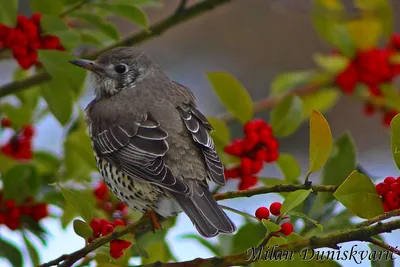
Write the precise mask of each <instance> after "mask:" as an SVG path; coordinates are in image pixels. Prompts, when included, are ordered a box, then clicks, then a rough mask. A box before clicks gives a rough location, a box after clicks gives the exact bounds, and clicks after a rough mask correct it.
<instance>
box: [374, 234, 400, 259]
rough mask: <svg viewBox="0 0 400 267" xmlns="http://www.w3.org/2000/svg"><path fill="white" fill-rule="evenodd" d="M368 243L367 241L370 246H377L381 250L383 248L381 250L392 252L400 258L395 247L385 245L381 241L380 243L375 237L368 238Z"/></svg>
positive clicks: (398, 251)
mask: <svg viewBox="0 0 400 267" xmlns="http://www.w3.org/2000/svg"><path fill="white" fill-rule="evenodd" d="M368 241H369V242H370V243H371V244H374V245H376V246H379V247H381V248H383V249H386V250H387V251H390V252H392V253H394V254H397V255H399V256H400V250H398V249H397V248H395V247H392V246H390V245H389V244H386V243H385V242H383V241H381V240H379V239H377V238H375V237H371V238H369V239H368Z"/></svg>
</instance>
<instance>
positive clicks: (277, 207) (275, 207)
mask: <svg viewBox="0 0 400 267" xmlns="http://www.w3.org/2000/svg"><path fill="white" fill-rule="evenodd" d="M281 207H282V204H281V203H279V202H274V203H272V204H271V206H269V210H270V211H271V213H272V214H273V215H275V216H279V215H280V214H281Z"/></svg>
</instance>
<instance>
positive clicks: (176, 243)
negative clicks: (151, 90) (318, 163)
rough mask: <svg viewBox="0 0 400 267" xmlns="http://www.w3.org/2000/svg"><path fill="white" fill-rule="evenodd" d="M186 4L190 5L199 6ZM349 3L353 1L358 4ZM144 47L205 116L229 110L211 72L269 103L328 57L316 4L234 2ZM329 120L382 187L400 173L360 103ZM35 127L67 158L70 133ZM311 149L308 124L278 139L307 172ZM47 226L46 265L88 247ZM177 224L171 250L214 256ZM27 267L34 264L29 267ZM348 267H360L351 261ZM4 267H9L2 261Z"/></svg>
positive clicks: (396, 8) (5, 66) (167, 7)
mask: <svg viewBox="0 0 400 267" xmlns="http://www.w3.org/2000/svg"><path fill="white" fill-rule="evenodd" d="M179 2H180V1H178V0H165V1H162V7H159V6H155V7H149V8H146V9H145V11H146V13H147V14H148V16H149V19H150V22H156V21H159V20H161V19H162V18H165V17H166V16H168V15H169V14H170V13H171V12H173V11H174V10H175V8H176V6H177V5H178V4H179ZM188 2H189V5H190V4H192V3H194V2H196V1H188ZM344 2H345V3H346V2H348V3H351V2H352V0H347V1H344ZM391 4H392V6H393V12H394V14H395V15H397V14H399V13H400V2H399V1H397V0H392V1H391ZM20 12H22V13H24V14H30V13H29V5H28V1H27V0H25V1H20ZM117 23H118V27H119V29H120V30H121V32H122V35H126V34H128V33H132V31H135V30H138V29H137V28H136V26H133V25H132V24H131V23H130V22H128V21H126V20H124V19H118V20H117ZM395 29H396V30H400V21H399V17H397V18H396V21H395ZM138 48H139V49H141V50H142V51H144V52H145V53H146V54H148V55H149V56H150V58H152V59H153V60H154V61H155V62H156V63H157V64H159V65H160V66H161V67H162V69H164V70H165V72H166V73H167V74H168V75H169V76H170V77H171V78H173V79H174V80H176V81H179V82H180V83H182V84H185V85H186V86H188V87H189V88H191V90H193V92H194V94H195V95H196V97H197V100H198V105H199V107H200V110H202V111H203V112H204V113H205V115H207V116H216V115H219V114H222V113H224V112H225V108H224V107H223V106H222V104H221V103H220V102H219V100H218V99H217V97H216V95H215V94H214V92H213V90H212V88H211V85H210V83H209V81H208V80H207V78H206V77H205V73H207V72H212V71H227V72H229V73H231V74H232V75H234V76H235V77H236V78H237V79H238V80H239V81H240V82H241V83H242V84H243V85H244V86H245V87H246V89H247V90H248V91H249V92H250V94H251V97H252V99H253V100H254V101H257V100H260V99H263V98H266V97H268V95H269V88H270V83H271V80H272V79H273V78H274V76H275V75H277V74H279V73H281V72H285V71H291V70H302V69H304V70H305V69H309V68H313V67H315V64H314V62H313V61H312V55H313V53H315V52H316V51H319V52H329V51H330V48H329V47H328V46H327V45H326V44H325V43H324V42H323V41H322V40H321V39H320V38H319V37H318V36H317V34H316V33H315V31H314V30H313V27H312V23H311V20H310V1H296V0H232V1H231V2H230V3H228V4H225V5H222V6H220V7H218V8H216V9H215V10H213V11H211V12H208V13H205V14H203V15H201V16H199V17H197V18H195V19H192V20H190V21H188V22H186V23H183V24H181V25H178V26H176V27H173V28H171V29H170V30H168V31H167V32H165V33H164V34H162V35H161V36H159V37H155V38H152V39H151V40H149V41H146V42H144V43H143V44H140V45H139V46H138ZM15 67H16V64H15V63H14V62H11V61H6V60H3V61H1V62H0V79H1V81H0V82H1V83H2V84H6V83H8V82H10V81H11V80H12V75H13V70H14V68H15ZM92 98H93V90H92V88H91V86H90V83H88V86H87V90H86V92H85V93H84V95H83V97H82V99H81V100H80V104H81V107H82V108H84V107H85V106H86V105H87V103H88V102H89V101H90V100H91V99H92ZM268 116H269V114H268V112H261V113H259V114H257V115H256V117H259V118H263V119H268ZM325 116H326V118H327V120H328V122H329V124H330V126H331V129H332V133H333V135H334V137H338V136H340V135H341V134H343V133H345V132H349V133H350V134H351V136H352V137H353V139H354V141H355V144H356V147H357V153H358V155H357V157H358V161H359V163H360V165H361V166H362V167H363V168H364V169H365V170H366V171H367V173H368V174H370V175H372V176H373V177H376V179H377V181H379V180H382V179H383V178H384V177H386V176H395V177H397V176H399V175H400V173H399V171H398V169H397V167H396V166H395V164H394V162H393V159H392V155H391V152H390V133H389V130H388V128H387V127H385V126H383V125H382V123H381V118H380V117H379V116H375V117H372V118H369V117H366V116H365V115H364V114H363V109H362V103H360V102H359V101H356V100H354V99H351V98H349V97H342V98H341V99H340V101H339V102H338V103H337V105H336V106H335V107H334V108H333V109H332V110H330V111H329V112H328V113H326V115H325ZM37 127H38V128H37V131H38V134H37V137H36V138H35V140H34V148H35V149H45V150H49V151H53V152H56V153H62V151H61V149H62V141H63V137H64V130H63V128H62V127H61V126H60V124H59V123H58V122H57V121H56V120H55V119H54V118H53V117H48V118H45V119H44V120H43V121H41V122H40V124H39V125H37ZM230 127H232V129H233V130H234V132H233V133H234V135H236V136H240V135H241V134H242V132H241V131H240V126H239V124H238V123H231V124H230ZM308 145H309V128H308V125H307V123H305V124H304V125H303V126H302V127H301V128H300V129H299V131H297V132H296V133H295V134H293V135H292V136H290V137H288V138H284V139H281V140H280V151H282V152H289V153H291V154H292V155H293V156H294V157H295V158H296V159H297V160H298V161H299V162H300V164H301V165H302V170H303V173H305V172H306V171H307V168H308ZM0 164H1V163H0ZM277 175H278V174H277V170H276V169H275V168H274V167H267V168H265V169H264V170H263V175H262V176H264V177H276V176H277ZM315 177H318V176H317V175H316V176H315ZM316 179H317V178H313V176H312V177H311V180H312V181H315V182H318V181H316ZM235 188H236V184H235V182H234V181H231V183H229V185H228V186H227V187H226V188H225V189H224V190H229V189H231V190H234V189H235ZM280 200H281V198H280V197H279V196H278V195H275V194H268V195H263V196H255V197H252V198H249V199H247V198H246V199H236V200H231V201H223V202H222V203H223V204H224V205H227V206H232V207H235V208H236V209H238V210H242V211H245V212H248V213H251V214H253V213H254V210H255V209H256V208H257V207H259V206H261V205H266V206H267V205H269V203H271V202H272V201H280ZM55 212H59V211H57V210H55ZM229 215H230V216H232V218H233V219H234V221H235V222H237V223H238V224H240V222H241V221H242V218H241V217H240V216H238V215H237V214H232V213H229ZM43 224H44V225H45V226H46V227H47V228H48V229H49V232H50V233H51V237H50V238H49V241H48V246H46V247H43V246H41V245H39V244H38V243H37V246H38V247H39V248H40V249H39V252H40V257H41V262H47V261H49V260H52V259H53V258H55V256H57V255H61V254H64V253H70V252H72V251H74V250H76V249H77V246H78V244H79V245H83V244H82V239H81V238H80V237H79V236H77V235H76V234H74V233H73V229H72V226H69V227H68V228H67V229H66V230H63V229H62V228H61V226H60V225H59V221H57V220H55V219H52V218H47V219H45V220H44V221H43ZM177 224H178V225H179V227H175V228H173V229H172V230H171V231H170V232H169V234H168V241H169V244H170V246H171V249H172V252H173V254H174V255H175V256H176V258H177V259H179V260H189V259H193V258H196V257H209V256H211V255H212V254H211V253H210V252H209V251H208V250H207V249H205V248H204V247H202V246H200V245H199V244H198V243H197V242H195V241H192V240H181V239H180V238H179V236H180V235H182V234H186V233H195V230H194V228H193V226H192V225H191V223H190V221H189V219H188V218H187V217H186V216H185V215H183V214H181V215H179V217H178V223H177ZM0 234H1V235H4V236H5V237H7V238H8V239H9V240H10V239H11V240H13V241H14V242H15V243H17V244H19V243H21V242H22V240H20V239H21V238H20V237H19V235H17V234H15V233H13V232H11V231H8V229H6V228H5V227H0ZM384 236H385V237H387V239H386V240H387V241H388V242H389V243H391V244H393V245H400V241H399V240H400V231H395V232H393V233H391V234H387V235H384ZM33 242H35V241H33ZM357 244H358V245H359V249H368V247H367V246H366V245H365V244H362V243H357ZM352 245H353V243H349V244H347V245H346V246H345V247H351V246H352ZM25 253H26V252H25ZM25 256H27V254H25ZM26 264H27V265H26V266H29V261H27V262H26ZM343 264H344V265H343V266H352V265H354V266H355V265H357V264H355V263H353V262H348V261H347V262H343ZM0 266H10V265H8V263H7V262H5V261H2V260H1V259H0ZM358 266H370V263H369V262H368V261H366V262H363V263H362V264H359V265H358ZM396 266H400V258H399V259H397V260H396Z"/></svg>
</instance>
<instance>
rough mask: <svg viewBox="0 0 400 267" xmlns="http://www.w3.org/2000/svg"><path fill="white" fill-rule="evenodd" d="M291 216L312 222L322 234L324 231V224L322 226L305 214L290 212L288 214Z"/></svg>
mask: <svg viewBox="0 0 400 267" xmlns="http://www.w3.org/2000/svg"><path fill="white" fill-rule="evenodd" d="M288 214H289V215H290V216H296V217H300V218H302V219H305V220H307V221H309V222H311V223H312V224H314V225H315V226H316V227H317V228H318V229H319V230H320V231H321V233H322V232H323V230H324V227H323V226H322V224H320V223H319V222H317V221H316V220H313V219H311V218H310V217H308V216H307V215H305V214H304V213H300V212H296V211H290V212H289V213H288Z"/></svg>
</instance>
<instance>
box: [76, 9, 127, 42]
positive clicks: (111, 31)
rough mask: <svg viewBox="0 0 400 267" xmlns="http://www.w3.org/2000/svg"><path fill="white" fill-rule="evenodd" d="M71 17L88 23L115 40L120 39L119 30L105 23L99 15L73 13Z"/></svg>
mask: <svg viewBox="0 0 400 267" xmlns="http://www.w3.org/2000/svg"><path fill="white" fill-rule="evenodd" d="M71 16H73V17H76V18H79V19H82V20H85V21H87V22H88V23H90V24H92V25H93V26H95V27H96V28H97V29H98V30H99V31H101V32H102V33H104V34H105V35H107V36H108V37H110V38H111V39H113V40H118V39H119V32H118V30H117V28H116V27H115V26H114V25H112V24H110V23H108V22H106V21H104V20H103V19H102V18H101V17H100V16H98V15H94V14H90V13H72V14H71Z"/></svg>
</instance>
